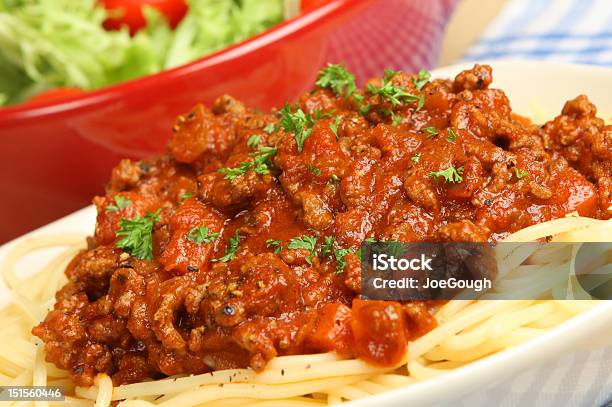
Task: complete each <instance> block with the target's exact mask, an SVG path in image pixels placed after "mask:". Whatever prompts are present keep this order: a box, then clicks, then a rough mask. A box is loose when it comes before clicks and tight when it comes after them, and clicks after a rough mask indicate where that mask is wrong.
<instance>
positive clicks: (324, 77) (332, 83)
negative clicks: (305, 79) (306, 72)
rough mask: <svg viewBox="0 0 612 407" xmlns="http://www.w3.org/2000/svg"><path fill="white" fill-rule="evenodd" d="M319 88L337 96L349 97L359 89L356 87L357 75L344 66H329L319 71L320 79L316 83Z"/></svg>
mask: <svg viewBox="0 0 612 407" xmlns="http://www.w3.org/2000/svg"><path fill="white" fill-rule="evenodd" d="M315 85H317V86H318V87H319V88H327V89H331V90H332V91H333V92H334V93H335V94H336V96H340V95H342V94H344V96H345V97H349V96H350V95H352V94H353V92H355V89H356V88H357V87H356V85H355V75H353V74H352V73H350V72H349V71H347V69H346V68H345V67H344V66H342V65H334V64H328V65H327V66H326V67H325V68H323V69H321V71H319V77H318V78H317V81H316V82H315Z"/></svg>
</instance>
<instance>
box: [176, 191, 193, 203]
mask: <svg viewBox="0 0 612 407" xmlns="http://www.w3.org/2000/svg"><path fill="white" fill-rule="evenodd" d="M192 196H193V194H192V193H191V192H185V193H184V194H180V195H179V198H180V200H181V203H183V202H185V201H186V200H187V199H189V198H191V197H192Z"/></svg>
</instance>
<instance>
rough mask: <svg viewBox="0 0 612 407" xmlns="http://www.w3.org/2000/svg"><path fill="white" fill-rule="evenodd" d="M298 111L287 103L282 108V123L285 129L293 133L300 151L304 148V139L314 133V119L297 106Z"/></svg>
mask: <svg viewBox="0 0 612 407" xmlns="http://www.w3.org/2000/svg"><path fill="white" fill-rule="evenodd" d="M295 108H296V111H295V112H293V111H292V110H291V106H290V105H289V103H285V106H284V107H283V108H282V109H281V111H280V115H281V120H280V125H281V127H282V128H284V129H285V131H287V132H289V133H293V137H294V138H295V142H296V144H297V149H298V152H300V153H301V152H302V149H303V148H304V141H306V139H307V138H308V137H310V133H312V128H311V127H310V126H312V119H311V118H309V117H307V116H306V114H305V113H304V112H303V111H302V109H300V108H298V107H297V105H296V106H295Z"/></svg>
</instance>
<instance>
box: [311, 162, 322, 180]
mask: <svg viewBox="0 0 612 407" xmlns="http://www.w3.org/2000/svg"><path fill="white" fill-rule="evenodd" d="M308 171H310V172H312V173H313V174H314V175H316V176H317V177H320V176H321V170H320V169H318V168H317V167H315V166H314V165H312V164H311V163H308Z"/></svg>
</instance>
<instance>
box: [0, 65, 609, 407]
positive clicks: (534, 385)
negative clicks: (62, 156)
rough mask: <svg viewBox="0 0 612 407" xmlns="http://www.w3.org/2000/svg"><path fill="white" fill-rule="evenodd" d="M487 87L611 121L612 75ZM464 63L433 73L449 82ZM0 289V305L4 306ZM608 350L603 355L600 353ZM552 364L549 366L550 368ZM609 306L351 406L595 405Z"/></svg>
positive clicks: (499, 77)
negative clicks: (581, 100) (587, 110)
mask: <svg viewBox="0 0 612 407" xmlns="http://www.w3.org/2000/svg"><path fill="white" fill-rule="evenodd" d="M491 65H492V66H493V75H494V82H493V86H494V87H499V88H501V89H504V90H505V91H506V93H507V95H508V96H509V98H510V100H511V103H512V106H513V108H514V111H515V112H517V113H519V114H522V115H525V116H531V117H533V116H534V112H535V116H537V117H542V114H544V115H545V117H547V118H552V117H554V116H555V115H556V114H558V112H560V110H561V108H562V107H563V103H564V102H565V101H566V100H568V99H571V98H574V97H575V96H577V95H579V94H582V93H584V94H586V95H588V96H589V98H590V99H591V100H592V101H593V102H594V103H595V104H596V105H597V107H598V109H599V111H600V112H604V114H601V116H602V117H604V118H606V119H608V118H609V117H610V116H609V114H612V92H610V89H612V69H607V68H600V67H591V66H577V65H567V64H556V63H550V62H533V61H532V62H523V61H494V62H492V63H491ZM469 66H471V64H462V65H455V66H450V67H446V68H441V69H437V70H435V71H433V72H432V74H433V75H434V76H435V77H453V76H454V75H456V74H457V73H458V72H459V71H460V70H462V69H465V68H466V67H469ZM606 113H607V114H606ZM94 224H95V209H94V208H93V207H92V206H89V207H87V208H84V209H82V210H80V211H77V212H75V213H73V214H71V215H69V216H67V217H65V218H62V219H60V220H58V221H55V222H53V223H51V224H49V225H47V226H44V227H42V228H40V229H38V230H35V231H33V232H31V233H28V234H27V235H25V236H22V237H20V238H19V239H16V240H15V241H12V242H10V243H7V244H6V245H4V246H2V247H0V259H1V258H2V257H3V256H5V254H6V251H7V249H8V248H9V247H10V246H12V245H13V244H15V243H16V242H17V241H20V240H21V239H27V238H28V237H31V236H39V235H48V234H54V233H58V232H60V233H72V232H77V233H82V234H83V235H86V234H91V233H93V228H94ZM50 255H51V254H50V253H48V252H42V253H40V255H39V256H30V257H28V258H26V259H25V261H23V262H21V264H20V269H23V270H24V272H27V271H26V270H32V269H35V268H36V267H39V265H40V264H42V263H44V261H45V260H46V258H48V257H49V256H50ZM6 293H7V291H6V287H4V286H3V284H2V283H0V303H2V302H3V301H4V302H6V298H7V295H6ZM605 347H607V349H604V348H605ZM551 362H552V363H551ZM610 366H612V301H607V302H603V303H602V304H600V305H598V306H597V307H595V308H594V309H592V310H590V311H589V312H586V313H584V314H582V315H580V316H578V317H576V318H573V319H572V320H570V321H569V322H567V323H565V324H563V325H561V326H559V327H557V328H556V329H553V330H551V331H550V332H548V333H546V334H545V335H542V336H541V337H539V338H537V339H535V340H532V341H529V342H527V343H525V344H523V345H520V346H517V347H514V348H512V349H509V350H507V351H504V352H501V353H498V354H496V355H493V356H490V357H487V358H485V359H483V360H480V361H478V362H475V363H472V364H470V365H469V366H466V367H463V368H461V369H457V370H455V371H453V372H451V373H448V374H446V375H444V376H441V377H438V378H436V379H432V380H428V381H424V382H420V383H417V384H414V385H412V386H409V387H406V388H402V389H398V390H395V391H391V392H387V393H384V394H381V395H377V396H374V397H371V398H368V399H366V400H362V401H357V402H354V403H352V404H351V406H352V407H358V406H371V405H377V406H398V407H399V406H406V405H410V406H424V405H432V404H440V403H452V404H453V405H462V404H465V405H475V404H478V405H492V404H495V405H525V404H533V403H535V402H536V401H537V403H538V405H555V406H558V405H569V404H571V405H574V406H576V405H578V406H583V405H584V406H587V405H588V406H593V405H597V404H602V403H603V402H604V400H605V399H606V398H607V397H609V396H612V373H611V371H610V370H611V369H610Z"/></svg>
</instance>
